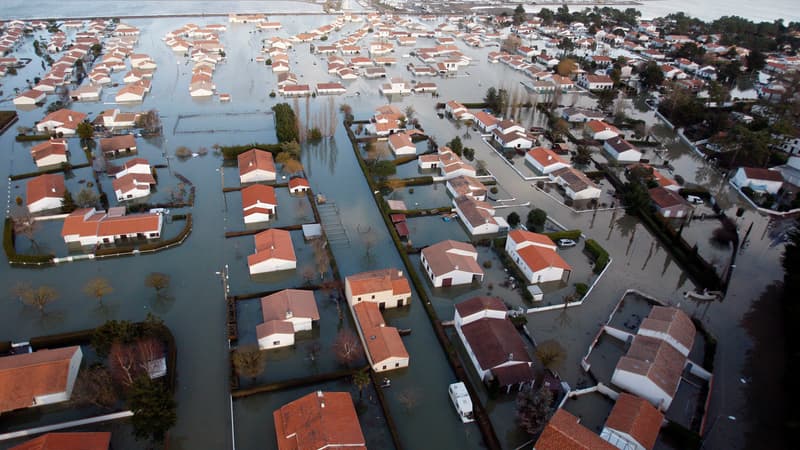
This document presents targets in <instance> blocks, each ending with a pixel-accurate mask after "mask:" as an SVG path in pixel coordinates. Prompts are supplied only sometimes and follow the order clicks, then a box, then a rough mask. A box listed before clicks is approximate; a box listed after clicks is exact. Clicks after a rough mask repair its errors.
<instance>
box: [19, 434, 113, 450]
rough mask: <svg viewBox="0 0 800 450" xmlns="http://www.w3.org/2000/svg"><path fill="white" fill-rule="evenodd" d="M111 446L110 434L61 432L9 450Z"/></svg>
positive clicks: (98, 449)
mask: <svg viewBox="0 0 800 450" xmlns="http://www.w3.org/2000/svg"><path fill="white" fill-rule="evenodd" d="M110 445H111V432H110V431H102V432H90V431H81V432H63V433H46V434H43V435H41V436H39V437H37V438H35V439H30V440H27V441H25V442H22V443H21V444H19V445H15V446H14V447H11V448H9V450H59V449H60V450H70V449H78V448H80V449H81V450H108V449H109V446H110Z"/></svg>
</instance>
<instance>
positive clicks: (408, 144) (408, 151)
mask: <svg viewBox="0 0 800 450" xmlns="http://www.w3.org/2000/svg"><path fill="white" fill-rule="evenodd" d="M389 149H390V150H392V153H394V154H395V156H405V155H416V154H417V146H416V145H415V144H414V142H413V141H412V140H411V136H410V135H409V134H408V133H395V134H392V135H390V136H389Z"/></svg>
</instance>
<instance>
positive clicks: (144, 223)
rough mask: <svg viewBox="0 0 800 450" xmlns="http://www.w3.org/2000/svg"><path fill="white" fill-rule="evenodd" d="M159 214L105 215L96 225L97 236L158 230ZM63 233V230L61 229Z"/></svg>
mask: <svg viewBox="0 0 800 450" xmlns="http://www.w3.org/2000/svg"><path fill="white" fill-rule="evenodd" d="M160 223H161V216H159V215H158V214H154V213H152V214H151V213H144V214H131V215H125V216H115V217H110V216H106V217H105V218H104V219H103V220H101V221H100V223H99V224H98V226H97V235H98V236H119V235H123V234H135V233H146V232H149V231H154V230H159V229H160ZM62 234H63V231H62Z"/></svg>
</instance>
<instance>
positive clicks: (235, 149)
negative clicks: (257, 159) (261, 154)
mask: <svg viewBox="0 0 800 450" xmlns="http://www.w3.org/2000/svg"><path fill="white" fill-rule="evenodd" d="M253 148H257V149H259V150H264V151H267V152H270V153H273V154H275V153H278V152H280V151H281V144H259V143H252V144H246V145H228V146H223V147H220V148H219V150H220V151H221V152H222V158H223V159H225V160H229V161H230V160H236V158H237V157H238V156H239V154H240V153H244V152H246V151H248V150H250V149H253Z"/></svg>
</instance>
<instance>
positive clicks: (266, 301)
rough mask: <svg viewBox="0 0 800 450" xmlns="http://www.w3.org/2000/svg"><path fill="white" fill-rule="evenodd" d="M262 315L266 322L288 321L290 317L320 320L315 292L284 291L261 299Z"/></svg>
mask: <svg viewBox="0 0 800 450" xmlns="http://www.w3.org/2000/svg"><path fill="white" fill-rule="evenodd" d="M261 314H262V316H263V317H264V322H269V321H271V320H286V319H287V318H288V316H290V315H291V316H293V317H304V318H309V319H311V320H319V311H318V310H317V302H316V300H314V291H307V290H301V289H284V290H282V291H279V292H276V293H274V294H272V295H268V296H266V297H262V298H261Z"/></svg>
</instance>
